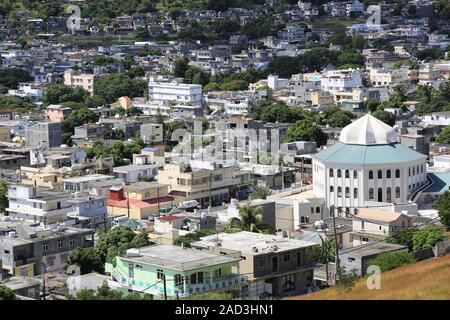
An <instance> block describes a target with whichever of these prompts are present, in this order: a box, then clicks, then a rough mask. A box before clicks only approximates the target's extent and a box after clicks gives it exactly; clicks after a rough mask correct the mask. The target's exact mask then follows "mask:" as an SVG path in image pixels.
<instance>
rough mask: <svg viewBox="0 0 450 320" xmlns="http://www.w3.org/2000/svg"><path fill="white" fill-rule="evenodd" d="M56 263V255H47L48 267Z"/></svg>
mask: <svg viewBox="0 0 450 320" xmlns="http://www.w3.org/2000/svg"><path fill="white" fill-rule="evenodd" d="M54 265H55V257H47V267H53V266H54Z"/></svg>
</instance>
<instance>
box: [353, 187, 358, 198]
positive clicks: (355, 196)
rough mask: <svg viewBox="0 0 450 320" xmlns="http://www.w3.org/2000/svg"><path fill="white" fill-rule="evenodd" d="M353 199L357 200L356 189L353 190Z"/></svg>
mask: <svg viewBox="0 0 450 320" xmlns="http://www.w3.org/2000/svg"><path fill="white" fill-rule="evenodd" d="M353 198H355V199H356V198H358V188H354V189H353Z"/></svg>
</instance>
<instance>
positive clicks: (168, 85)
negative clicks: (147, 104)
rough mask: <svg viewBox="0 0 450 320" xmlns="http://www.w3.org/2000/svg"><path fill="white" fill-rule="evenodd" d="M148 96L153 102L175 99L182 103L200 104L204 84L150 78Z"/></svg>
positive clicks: (166, 101) (167, 101)
mask: <svg viewBox="0 0 450 320" xmlns="http://www.w3.org/2000/svg"><path fill="white" fill-rule="evenodd" d="M148 98H149V101H151V102H162V103H165V104H167V103H169V102H170V101H175V102H176V103H180V104H183V103H184V104H189V103H191V104H194V105H200V104H201V103H202V86H201V85H199V84H185V83H178V82H176V81H173V82H157V81H154V79H152V78H151V79H150V82H149V84H148Z"/></svg>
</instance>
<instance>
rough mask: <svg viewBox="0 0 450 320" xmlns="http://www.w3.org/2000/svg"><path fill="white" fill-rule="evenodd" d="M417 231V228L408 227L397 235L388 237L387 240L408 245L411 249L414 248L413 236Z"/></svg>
mask: <svg viewBox="0 0 450 320" xmlns="http://www.w3.org/2000/svg"><path fill="white" fill-rule="evenodd" d="M416 232H417V229H415V228H408V229H405V230H402V231H400V232H399V233H398V234H397V235H396V236H395V237H393V238H388V239H387V240H386V242H388V243H395V244H401V245H403V246H407V247H408V248H409V249H412V248H413V245H414V243H413V236H414V234H415V233H416Z"/></svg>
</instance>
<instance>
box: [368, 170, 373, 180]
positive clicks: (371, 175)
mask: <svg viewBox="0 0 450 320" xmlns="http://www.w3.org/2000/svg"><path fill="white" fill-rule="evenodd" d="M369 179H373V171H372V170H370V171H369Z"/></svg>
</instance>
